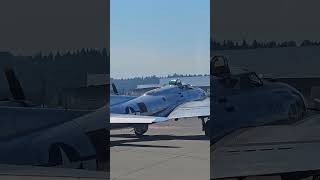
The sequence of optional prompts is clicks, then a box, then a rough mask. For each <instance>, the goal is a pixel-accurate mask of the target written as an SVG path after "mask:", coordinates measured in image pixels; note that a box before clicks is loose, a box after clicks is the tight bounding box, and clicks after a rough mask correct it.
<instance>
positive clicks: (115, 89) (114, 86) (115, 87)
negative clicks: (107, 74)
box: [111, 83, 119, 95]
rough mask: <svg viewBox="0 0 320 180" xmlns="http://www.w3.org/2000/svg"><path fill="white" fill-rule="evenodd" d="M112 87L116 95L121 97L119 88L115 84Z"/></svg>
mask: <svg viewBox="0 0 320 180" xmlns="http://www.w3.org/2000/svg"><path fill="white" fill-rule="evenodd" d="M111 85H112V90H113V92H114V94H116V95H119V92H118V89H117V86H116V85H115V84H114V83H112V84H111Z"/></svg>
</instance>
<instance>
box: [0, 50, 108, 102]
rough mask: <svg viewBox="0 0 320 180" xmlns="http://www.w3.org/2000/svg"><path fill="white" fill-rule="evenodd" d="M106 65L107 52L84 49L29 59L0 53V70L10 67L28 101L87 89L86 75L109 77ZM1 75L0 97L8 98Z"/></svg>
mask: <svg viewBox="0 0 320 180" xmlns="http://www.w3.org/2000/svg"><path fill="white" fill-rule="evenodd" d="M109 65H110V63H109V56H108V54H107V50H106V49H89V48H83V49H79V50H74V51H66V52H50V53H46V54H43V53H37V54H35V55H32V56H21V55H13V54H11V53H10V52H0V71H1V70H2V69H4V68H5V67H6V66H11V67H13V69H14V70H15V72H16V74H17V76H18V78H19V79H20V81H21V83H22V85H23V88H24V90H25V91H26V94H27V96H28V98H29V99H31V100H32V101H36V102H39V101H40V96H41V94H45V96H46V99H48V100H50V98H51V97H52V96H54V95H56V94H58V93H61V92H62V91H63V90H64V89H68V88H78V87H83V86H86V81H87V74H88V73H94V74H108V73H109V68H110V67H109ZM0 74H1V76H2V77H1V78H0V97H3V96H8V95H10V94H9V93H8V85H7V82H6V80H5V78H4V76H3V73H1V72H0Z"/></svg>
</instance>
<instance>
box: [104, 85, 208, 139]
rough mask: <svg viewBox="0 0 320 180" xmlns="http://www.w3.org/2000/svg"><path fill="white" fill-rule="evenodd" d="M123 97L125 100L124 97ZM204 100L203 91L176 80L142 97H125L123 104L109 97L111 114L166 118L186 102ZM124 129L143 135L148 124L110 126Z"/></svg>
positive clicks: (117, 99)
mask: <svg viewBox="0 0 320 180" xmlns="http://www.w3.org/2000/svg"><path fill="white" fill-rule="evenodd" d="M123 97H124V98H125V96H123ZM205 98H207V94H206V92H205V91H204V90H202V89H201V88H198V87H193V86H191V85H189V84H182V83H181V82H180V80H178V79H177V80H172V81H170V82H169V85H166V86H164V87H161V88H157V89H153V90H150V91H148V92H146V93H144V94H143V95H142V96H139V97H136V98H133V97H131V98H130V97H127V99H126V100H123V102H121V97H120V96H114V97H112V96H111V101H110V104H111V105H110V112H111V113H113V114H133V115H143V116H156V117H168V116H169V115H170V113H171V112H172V111H173V110H175V109H176V108H177V107H178V106H180V105H182V104H184V103H187V102H192V101H201V100H204V99H205ZM113 100H115V101H116V102H114V101H113ZM119 102H120V103H119ZM177 119H178V118H177ZM126 127H133V128H134V131H135V134H136V135H143V134H144V133H145V132H146V131H147V130H148V124H135V125H134V126H132V125H130V124H125V123H122V124H118V123H112V124H111V129H118V128H126Z"/></svg>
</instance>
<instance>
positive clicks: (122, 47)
mask: <svg viewBox="0 0 320 180" xmlns="http://www.w3.org/2000/svg"><path fill="white" fill-rule="evenodd" d="M209 3H210V1H209V0H111V13H110V14H111V17H110V21H111V22H110V30H111V32H110V46H111V47H110V50H111V54H110V58H111V62H110V63H111V69H110V70H111V77H114V78H127V77H136V76H149V75H158V76H164V75H168V74H173V73H181V74H195V73H196V74H205V73H209V71H210V70H209V59H210V56H209V52H210V46H209V45H210V43H209V37H210V6H209Z"/></svg>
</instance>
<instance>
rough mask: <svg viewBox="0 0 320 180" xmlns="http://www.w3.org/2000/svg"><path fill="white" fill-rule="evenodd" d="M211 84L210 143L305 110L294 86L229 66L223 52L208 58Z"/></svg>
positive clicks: (290, 120) (288, 118) (297, 115)
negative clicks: (209, 60) (220, 54)
mask: <svg viewBox="0 0 320 180" xmlns="http://www.w3.org/2000/svg"><path fill="white" fill-rule="evenodd" d="M211 87H212V88H211V92H210V94H211V103H212V106H211V107H212V108H211V116H212V117H211V118H210V120H209V121H208V122H207V124H208V126H207V127H210V128H208V129H209V131H210V132H209V133H210V137H211V144H212V143H214V142H215V141H217V140H218V139H220V138H221V137H223V136H225V135H226V134H228V133H231V132H232V131H234V130H237V129H239V128H244V127H253V126H260V125H271V124H287V123H293V122H296V121H299V120H301V119H302V118H303V117H304V116H305V114H306V110H307V104H306V101H305V99H304V96H303V95H302V94H301V93H300V92H299V91H298V90H297V89H295V88H293V87H292V86H289V85H288V84H285V83H281V82H274V81H269V80H265V79H262V78H261V77H260V76H258V75H257V74H256V73H255V72H252V71H249V70H246V69H231V68H229V65H228V60H227V59H226V58H225V57H223V56H215V57H213V58H212V59H211Z"/></svg>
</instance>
